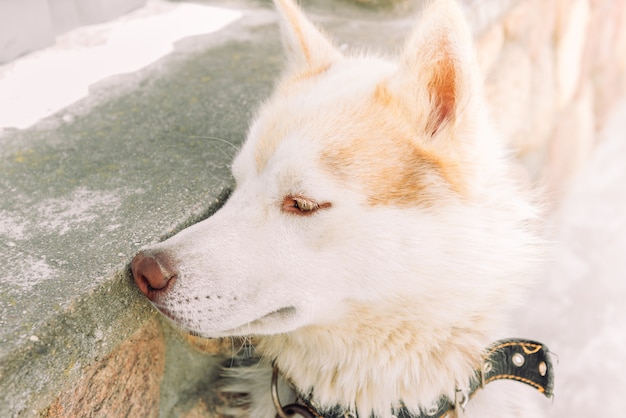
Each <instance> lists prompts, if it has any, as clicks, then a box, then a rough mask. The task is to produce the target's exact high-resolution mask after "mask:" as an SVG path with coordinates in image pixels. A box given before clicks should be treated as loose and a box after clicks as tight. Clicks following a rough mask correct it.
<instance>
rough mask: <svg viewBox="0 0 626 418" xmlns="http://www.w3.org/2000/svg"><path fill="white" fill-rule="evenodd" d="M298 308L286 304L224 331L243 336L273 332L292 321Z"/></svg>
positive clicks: (228, 333) (227, 333) (230, 334)
mask: <svg viewBox="0 0 626 418" xmlns="http://www.w3.org/2000/svg"><path fill="white" fill-rule="evenodd" d="M296 312H297V309H296V307H295V306H286V307H284V308H280V309H277V310H275V311H272V312H270V313H268V314H265V315H263V316H262V317H260V318H258V319H255V320H253V321H251V322H247V323H245V324H243V325H240V326H238V327H235V328H231V329H229V330H226V331H224V334H225V335H229V336H235V335H236V336H243V335H249V334H273V333H275V332H276V331H275V330H280V329H282V328H283V327H284V324H285V323H286V322H290V320H291V319H293V318H294V317H295V316H296Z"/></svg>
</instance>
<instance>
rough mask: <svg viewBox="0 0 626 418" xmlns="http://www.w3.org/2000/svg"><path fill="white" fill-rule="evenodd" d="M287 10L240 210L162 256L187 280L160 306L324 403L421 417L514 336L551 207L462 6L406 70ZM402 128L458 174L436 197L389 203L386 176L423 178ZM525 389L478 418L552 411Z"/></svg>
mask: <svg viewBox="0 0 626 418" xmlns="http://www.w3.org/2000/svg"><path fill="white" fill-rule="evenodd" d="M275 3H276V5H277V8H278V10H279V13H280V16H281V18H280V19H281V27H282V31H283V38H284V43H285V47H286V50H287V52H288V57H287V58H288V65H287V70H286V71H285V73H284V74H283V76H282V78H281V81H280V82H279V84H278V85H277V88H276V91H275V93H274V95H273V96H272V97H271V98H270V99H269V100H268V101H267V102H266V103H265V104H264V105H263V106H262V108H261V109H260V111H259V113H258V115H257V118H256V119H255V121H254V123H253V124H252V126H251V129H250V133H249V136H248V139H247V142H246V143H245V145H244V146H243V148H242V150H241V152H240V154H239V155H238V156H237V158H236V160H235V162H234V165H233V173H234V176H235V178H236V181H237V187H236V189H235V191H234V192H233V195H232V197H231V198H230V199H229V201H228V202H227V203H226V204H225V206H224V207H223V208H222V209H221V210H220V211H218V212H217V213H216V214H215V215H214V216H212V217H211V218H209V219H207V220H205V221H203V222H201V223H199V224H197V225H195V226H192V227H190V228H188V229H187V230H184V231H182V232H181V233H179V234H178V235H176V236H174V237H172V238H170V239H168V240H167V241H164V242H163V243H160V244H158V245H155V246H154V247H152V248H150V251H161V252H165V253H166V254H168V257H170V259H171V260H174V262H175V264H176V267H177V269H178V271H179V276H178V279H177V282H176V283H175V285H174V286H173V287H172V288H171V289H170V291H169V293H168V294H167V296H166V297H163V298H161V299H160V300H159V304H158V306H159V307H161V308H166V309H167V311H168V312H169V315H170V316H171V317H172V318H173V319H174V320H175V321H176V322H177V323H178V324H179V325H180V326H181V327H183V328H186V329H189V330H192V331H194V332H196V333H199V334H201V335H204V336H206V337H225V336H233V335H255V336H258V337H260V343H259V345H258V347H257V349H258V352H259V353H260V354H261V355H262V356H263V358H264V359H265V361H267V362H268V363H269V362H270V361H274V362H275V363H276V364H277V365H278V367H279V368H280V370H281V371H282V373H283V374H284V375H285V376H286V377H287V378H288V379H289V380H290V381H291V382H292V383H293V384H294V385H295V386H296V387H297V388H299V389H300V390H302V391H304V392H307V391H309V390H311V389H312V390H313V394H314V399H315V401H316V402H318V403H320V404H321V405H327V406H333V405H336V404H340V405H345V406H346V407H347V408H350V409H352V410H356V411H357V412H358V413H359V416H364V417H365V416H370V413H374V414H375V415H376V416H377V417H389V416H390V414H391V409H392V408H393V407H397V406H398V405H399V404H400V403H401V402H403V403H404V404H405V405H406V406H407V407H409V408H412V409H414V410H416V411H417V410H419V408H423V407H428V406H430V405H431V404H432V403H433V402H434V401H436V400H437V399H438V398H439V397H440V396H441V395H443V394H446V395H448V396H450V397H452V396H453V394H454V390H455V387H457V386H464V385H467V383H468V381H469V379H470V376H471V375H472V373H473V370H474V368H475V367H476V366H477V365H478V364H479V361H480V356H481V353H482V350H483V349H484V348H485V347H486V346H487V345H488V344H489V343H491V342H492V341H493V340H494V339H495V338H498V337H502V336H504V334H505V329H506V328H505V318H506V316H507V314H508V312H509V308H511V307H513V306H515V304H516V303H518V302H519V300H520V296H521V295H523V290H524V288H525V287H526V286H527V284H528V282H529V278H530V277H532V273H533V268H534V266H535V265H536V261H537V260H538V257H537V255H538V254H539V253H540V251H541V246H540V243H541V240H540V238H539V237H538V235H537V231H536V230H535V224H536V218H537V211H536V209H535V208H534V207H533V205H532V204H530V203H529V201H528V199H527V196H525V194H524V193H523V192H522V191H521V188H520V187H519V186H518V185H517V184H516V182H515V181H514V180H513V179H512V177H511V174H510V163H509V161H507V158H506V155H505V151H504V150H503V146H502V143H503V142H504V141H503V140H501V138H499V137H498V136H497V135H496V133H495V132H493V130H492V128H491V126H490V123H489V120H488V112H487V110H486V106H485V103H484V99H483V95H482V86H481V79H480V74H479V72H478V66H477V64H476V62H475V58H474V52H473V46H472V41H471V35H470V32H469V30H468V29H467V27H466V24H465V22H464V20H463V17H462V13H461V11H460V10H459V7H458V5H456V4H455V3H454V1H453V0H437V1H435V2H433V4H432V5H431V6H430V7H428V9H427V10H426V11H425V12H424V14H423V16H422V18H421V19H420V21H419V22H420V23H419V24H418V25H417V28H416V30H415V32H414V34H413V35H412V36H411V38H410V39H409V41H408V43H407V46H406V48H405V51H404V53H403V55H402V56H401V57H400V59H399V60H398V62H390V61H387V60H384V59H381V58H377V57H372V56H362V55H356V56H343V55H342V54H340V53H339V52H338V51H337V50H336V49H335V48H334V47H333V45H332V43H331V42H330V41H328V40H327V38H326V37H325V36H323V35H322V34H321V33H320V32H319V31H318V30H317V29H316V28H315V27H314V26H313V25H312V24H311V23H310V22H309V21H308V20H307V19H306V18H305V17H304V15H303V14H302V12H301V11H300V10H299V9H298V8H297V6H296V5H294V4H293V3H292V1H291V0H276V2H275ZM441 73H444V74H441ZM433 80H434V81H433ZM381 89H382V90H381ZM377 91H378V92H380V91H383V96H385V97H383V99H382V101H381V100H378V101H376V100H373V99H372V97H374V96H375V95H376V92H377ZM450 93H452V94H453V97H450ZM381 102H382V103H383V104H384V103H386V105H383V106H381V105H380V103H381ZM372 103H374V104H372ZM376 103H377V104H376ZM377 106H378V107H377ZM390 132H399V133H402V136H403V138H404V137H407V138H408V139H401V138H392V139H393V140H394V141H396V140H397V141H403V140H404V141H405V142H406V141H408V142H410V144H409V143H402V144H403V146H405V145H406V146H410V147H418V148H419V149H420V150H421V151H423V152H424V153H425V154H424V155H429V156H432V158H433V161H437V164H439V166H440V167H446V170H447V171H446V170H444V171H445V172H446V173H448V174H447V177H446V176H444V175H439V174H433V173H432V172H430V171H429V170H425V172H424V178H423V184H422V187H424V190H423V191H422V192H420V193H408V194H406V193H404V192H405V191H406V190H402V188H403V187H404V188H412V187H417V186H416V185H414V184H411V183H410V182H407V183H402V182H401V181H397V182H395V183H394V184H393V185H390V187H395V188H397V189H399V190H396V194H395V195H394V194H389V195H387V194H386V192H379V191H377V190H384V188H381V185H380V180H376V179H380V178H382V179H384V178H385V177H384V176H377V175H376V174H377V173H376V170H388V171H389V172H390V173H392V174H393V173H395V172H402V171H403V170H408V167H405V166H404V165H406V164H409V162H407V161H404V160H403V155H399V157H398V156H397V155H396V154H395V152H396V150H393V149H389V148H385V146H386V145H385V144H387V143H388V141H387V139H389V138H388V137H387V136H388V135H390V134H389V133H390ZM379 141H380V144H381V145H380V149H378V148H377V146H378V145H377V144H378V142H379ZM358 144H365V146H364V147H363V148H362V149H361V148H360V147H359V146H357V145H358ZM339 150H341V151H339ZM329 156H330V157H329ZM328 158H332V160H333V165H332V167H331V166H329V164H328ZM395 158H398V162H396V160H395ZM400 160H402V161H400ZM342 164H343V165H342ZM396 164H397V167H398V169H397V170H395V169H394V165H396ZM437 164H435V165H437ZM331 168H335V169H331ZM370 175H371V176H372V178H370ZM373 191H376V192H375V193H376V194H375V195H372V193H374V192H373ZM396 195H397V196H402V197H400V198H398V199H396V198H394V196H396ZM290 196H306V197H307V198H308V199H310V200H313V201H316V202H318V203H329V204H330V206H329V207H324V208H320V209H319V210H317V211H316V212H315V213H313V214H312V215H309V216H299V215H297V214H294V213H290V212H287V211H285V210H284V208H283V204H284V201H285V199H286V198H289V197H290ZM406 196H417V198H416V200H415V202H408V201H407V197H406ZM421 196H423V198H422V197H421ZM268 363H266V364H268ZM233 373H235V374H237V372H233ZM246 373H247V372H240V373H239V375H238V378H240V379H241V380H240V382H239V383H234V386H232V387H231V389H232V390H234V391H241V390H243V389H244V387H245V391H249V392H251V395H252V400H253V404H252V406H251V408H252V409H251V410H249V411H248V413H249V414H250V416H252V417H255V418H257V417H260V418H269V417H273V416H274V414H275V412H274V410H273V408H272V406H271V402H270V398H269V379H270V375H269V373H267V372H262V371H261V372H259V371H258V370H256V371H254V372H250V373H248V374H246ZM260 373H261V375H262V377H259V374H260ZM246 380H248V381H255V383H254V384H252V385H247V384H245V382H246ZM242 386H243V387H242ZM513 386H514V387H512V388H511V391H512V393H513V394H511V393H508V392H507V393H506V394H505V393H504V392H506V391H508V386H507V387H504V386H503V387H500V386H498V385H497V384H496V385H493V388H491V387H487V388H485V389H484V390H482V391H481V393H480V394H479V395H477V396H476V398H475V399H473V400H472V401H471V402H470V404H469V407H468V410H467V414H466V416H467V417H474V418H486V417H500V418H501V417H537V416H539V414H538V412H537V411H534V410H532V409H531V407H530V406H529V404H528V402H527V401H518V399H517V397H516V395H517V394H518V393H520V394H524V395H526V394H527V390H526V389H525V388H523V387H520V386H519V385H513Z"/></svg>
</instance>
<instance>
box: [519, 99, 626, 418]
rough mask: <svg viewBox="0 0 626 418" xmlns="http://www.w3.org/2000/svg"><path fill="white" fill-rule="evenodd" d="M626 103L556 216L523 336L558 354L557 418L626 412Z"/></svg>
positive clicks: (620, 108) (528, 310)
mask: <svg viewBox="0 0 626 418" xmlns="http://www.w3.org/2000/svg"><path fill="white" fill-rule="evenodd" d="M625 162H626V100H624V101H622V102H621V103H620V104H619V106H618V107H617V108H616V110H615V111H614V112H613V114H612V116H611V118H610V120H609V122H608V123H607V126H606V129H605V130H604V131H603V133H602V135H601V140H600V141H599V145H598V147H597V149H596V151H595V153H594V156H593V159H592V161H591V162H590V164H589V165H587V166H586V168H585V169H584V170H583V171H582V172H581V173H579V175H578V176H577V177H576V178H575V179H574V180H573V181H572V183H571V184H570V186H569V189H568V191H567V193H566V195H565V196H564V198H563V200H562V202H561V204H560V207H559V209H558V210H557V211H556V212H555V213H554V221H555V230H556V243H555V246H556V250H555V255H554V259H553V261H552V262H551V263H550V264H549V266H548V269H547V272H546V274H545V277H544V278H543V282H542V284H541V286H540V287H539V288H538V289H537V290H536V293H535V294H534V295H533V297H532V298H531V299H530V300H531V301H532V302H531V305H530V306H527V307H526V309H525V310H524V315H525V317H526V318H525V320H524V321H523V323H524V325H523V326H522V330H521V332H523V334H522V335H523V336H528V337H531V338H536V339H538V340H540V341H542V342H544V343H545V344H547V345H548V346H549V347H550V349H551V351H552V352H553V353H555V355H556V359H557V360H558V362H557V367H556V390H555V393H556V396H555V400H554V404H553V407H552V410H551V414H550V416H551V417H554V418H557V417H559V418H560V417H570V418H575V417H580V418H583V417H584V418H587V417H600V416H601V417H616V418H617V417H622V416H624V407H625V406H626V401H625V400H624V397H623V394H624V393H626V373H624V370H626V165H625V164H624V163H625Z"/></svg>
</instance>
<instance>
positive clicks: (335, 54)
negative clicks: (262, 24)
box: [274, 0, 341, 77]
mask: <svg viewBox="0 0 626 418" xmlns="http://www.w3.org/2000/svg"><path fill="white" fill-rule="evenodd" d="M274 4H275V6H276V9H277V11H278V13H279V15H280V28H281V32H282V40H283V45H284V48H285V51H286V53H287V61H288V68H287V74H291V75H296V76H299V77H302V76H307V75H315V74H318V73H320V72H322V71H324V70H326V69H327V68H328V67H330V66H331V65H332V64H333V63H334V62H335V61H337V60H338V59H340V58H341V53H340V52H339V50H338V49H337V48H335V46H334V45H333V44H332V42H331V41H330V40H329V39H328V38H327V37H326V36H325V35H324V34H322V33H321V32H320V30H319V29H317V28H316V27H315V25H314V24H313V23H311V21H310V20H308V19H307V17H306V16H305V15H304V13H303V12H302V10H301V9H300V8H299V7H298V6H297V5H296V4H295V3H294V1H292V0H274Z"/></svg>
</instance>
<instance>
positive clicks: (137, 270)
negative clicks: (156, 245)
mask: <svg viewBox="0 0 626 418" xmlns="http://www.w3.org/2000/svg"><path fill="white" fill-rule="evenodd" d="M131 269H132V271H133V278H134V279H135V283H136V284H137V287H138V288H139V290H141V293H143V294H144V295H146V296H147V297H148V299H150V300H155V299H156V297H157V295H159V294H163V293H165V292H166V291H167V290H168V289H169V288H170V287H171V285H172V284H173V283H174V281H176V278H177V276H178V273H177V272H176V269H175V268H174V266H173V265H172V262H171V261H170V260H169V258H168V257H167V255H166V254H164V253H160V252H144V251H140V252H139V253H138V254H137V255H136V256H135V258H133V261H132V263H131Z"/></svg>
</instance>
